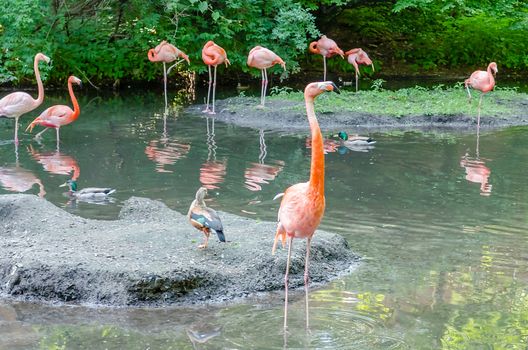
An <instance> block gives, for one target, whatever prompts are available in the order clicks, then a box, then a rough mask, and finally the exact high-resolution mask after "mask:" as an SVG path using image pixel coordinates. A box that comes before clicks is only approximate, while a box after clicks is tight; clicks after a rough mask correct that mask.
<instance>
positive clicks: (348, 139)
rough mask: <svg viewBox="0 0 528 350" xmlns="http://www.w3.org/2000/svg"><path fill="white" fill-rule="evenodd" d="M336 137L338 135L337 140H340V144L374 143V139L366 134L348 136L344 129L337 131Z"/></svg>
mask: <svg viewBox="0 0 528 350" xmlns="http://www.w3.org/2000/svg"><path fill="white" fill-rule="evenodd" d="M337 137H339V141H340V142H341V145H342V146H368V145H373V144H375V143H376V141H374V139H372V138H370V137H368V136H359V135H352V136H348V134H347V133H346V132H344V131H340V132H338V133H337Z"/></svg>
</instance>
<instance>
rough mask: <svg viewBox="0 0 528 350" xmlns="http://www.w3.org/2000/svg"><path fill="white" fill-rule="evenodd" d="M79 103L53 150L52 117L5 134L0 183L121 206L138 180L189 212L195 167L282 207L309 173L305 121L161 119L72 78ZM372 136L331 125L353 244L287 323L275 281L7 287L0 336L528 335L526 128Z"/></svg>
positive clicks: (265, 344)
mask: <svg viewBox="0 0 528 350" xmlns="http://www.w3.org/2000/svg"><path fill="white" fill-rule="evenodd" d="M57 101H58V100H57V99H48V100H47V102H46V103H48V104H53V103H57ZM80 103H81V108H82V114H81V117H80V118H79V120H78V121H76V122H75V123H74V124H73V125H70V126H66V127H64V128H63V130H62V131H61V144H60V150H56V148H55V135H54V132H51V131H50V132H48V134H44V138H43V141H42V143H41V144H39V143H37V142H35V141H32V140H30V139H29V137H28V136H27V135H22V142H21V144H20V147H19V149H18V155H16V154H15V152H14V146H13V144H12V143H10V142H8V141H5V142H2V144H1V145H0V186H1V188H0V193H13V192H25V193H33V194H39V193H40V194H41V195H43V196H44V197H45V198H46V199H47V200H49V201H51V202H53V203H54V204H56V205H57V206H59V207H62V208H64V209H66V210H68V211H69V212H71V213H74V214H77V215H80V216H84V217H92V218H100V219H114V218H115V217H116V216H117V214H118V212H119V209H120V207H121V205H122V203H123V201H124V200H126V199H127V198H129V197H130V196H144V197H149V198H153V199H159V200H161V201H163V202H164V203H166V204H167V205H168V206H169V207H171V208H173V209H175V210H178V211H180V212H186V210H187V208H188V205H189V203H190V201H191V199H192V198H193V196H194V193H195V191H196V189H197V188H198V187H199V186H200V185H202V184H203V185H205V186H207V187H209V188H210V189H212V191H210V193H211V194H212V197H213V200H212V201H211V203H210V205H211V206H213V207H215V208H217V209H221V210H223V211H228V212H231V213H235V214H239V215H243V216H249V217H253V218H255V219H261V220H275V218H276V212H277V208H278V203H276V202H273V201H272V198H273V196H274V195H275V194H276V193H278V192H282V191H283V190H284V189H285V188H286V187H287V186H288V185H290V184H292V183H296V182H300V181H305V180H306V179H307V177H308V171H309V164H310V158H309V154H310V150H309V149H307V148H306V134H302V135H300V134H299V135H281V134H276V133H273V132H268V131H266V130H262V131H259V130H252V129H244V128H238V127H234V126H229V125H225V124H221V123H215V124H214V125H213V121H212V120H206V119H202V118H198V117H192V116H188V115H185V114H183V113H172V114H171V115H169V116H168V117H167V118H166V119H165V120H164V118H163V110H162V105H163V99H162V98H161V97H160V96H158V95H155V94H146V95H135V94H130V95H126V96H121V97H120V96H117V97H112V96H105V97H98V98H87V97H82V93H81V101H80ZM29 119H30V118H29V117H28V116H26V117H23V118H22V119H21V120H22V124H23V126H25V125H27V123H29ZM12 125H13V123H12V121H5V120H1V121H0V140H9V139H11V137H12V132H13V128H12ZM348 131H350V132H353V130H348ZM370 136H372V137H374V138H375V139H376V140H377V144H376V145H375V148H373V149H369V150H365V149H356V150H347V149H343V148H338V147H337V145H336V144H335V143H333V142H331V141H329V142H328V143H327V151H328V154H327V156H326V160H327V164H326V174H327V182H326V188H327V192H326V195H327V211H326V215H325V218H324V220H323V223H322V227H323V228H324V229H327V230H331V231H336V232H339V233H340V234H342V235H343V236H344V237H346V238H347V239H348V241H349V242H350V246H351V248H352V249H353V250H354V251H356V252H357V253H358V254H360V255H362V256H363V257H364V259H363V262H362V264H361V266H360V267H359V268H358V270H356V271H355V272H354V273H352V274H351V275H349V276H346V277H344V278H341V279H339V280H337V281H335V282H333V283H331V284H329V285H328V286H326V287H324V288H317V289H313V290H311V291H310V294H309V299H308V300H309V308H308V315H307V314H306V310H305V299H304V298H305V295H304V292H303V291H302V290H301V291H298V292H296V296H295V297H294V298H293V300H292V302H291V304H290V318H289V332H288V334H286V336H284V334H283V332H282V315H283V309H282V306H283V303H282V299H281V297H282V292H277V293H275V294H271V295H262V296H259V297H255V298H252V299H247V300H242V301H238V302H237V303H235V304H227V305H214V306H203V307H195V308H180V307H177V308H176V307H167V308H163V309H134V308H119V309H112V308H100V307H99V308H93V307H84V306H83V307H81V306H53V305H52V306H50V305H39V304H31V303H18V302H12V301H7V302H6V301H3V302H0V349H4V348H5V349H33V348H42V349H76V348H84V349H103V348H104V349H192V348H195V349H220V348H228V349H249V348H254V349H260V348H283V347H291V348H327V349H336V348H342V349H438V348H444V349H487V348H490V349H491V348H523V347H526V343H527V341H528V331H527V330H528V316H527V315H528V294H527V292H528V243H527V242H528V239H527V238H528V234H527V232H528V230H527V228H528V224H527V218H528V201H527V199H528V198H527V197H528V184H527V182H526V175H527V170H528V165H527V164H528V128H512V129H507V130H501V131H494V132H482V133H481V134H480V138H479V145H478V148H479V149H478V154H477V150H476V147H477V137H476V136H477V135H476V133H475V134H454V133H444V132H438V133H421V132H400V131H397V132H396V131H395V132H391V133H372V134H371V135H370ZM71 176H74V177H77V178H78V184H79V187H80V188H82V187H88V186H109V187H115V188H116V189H117V192H116V193H115V195H114V201H113V202H109V203H103V204H93V203H84V202H78V203H75V202H72V201H70V200H69V199H68V198H67V197H65V196H64V195H63V193H62V192H63V188H59V187H58V186H59V185H60V184H62V183H63V182H65V181H66V180H67V179H69V178H70V177H71ZM43 215H45V214H43ZM190 230H191V228H190ZM228 232H229V231H228V230H227V234H228ZM272 236H273V233H272V232H270V240H271V239H272ZM307 317H308V319H309V329H308V330H307V329H306V321H307Z"/></svg>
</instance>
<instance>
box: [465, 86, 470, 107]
mask: <svg viewBox="0 0 528 350" xmlns="http://www.w3.org/2000/svg"><path fill="white" fill-rule="evenodd" d="M465 85H466V91H467V93H468V97H469V103H471V92H470V91H469V84H468V83H466V84H465Z"/></svg>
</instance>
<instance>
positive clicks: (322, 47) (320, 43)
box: [308, 35, 345, 80]
mask: <svg viewBox="0 0 528 350" xmlns="http://www.w3.org/2000/svg"><path fill="white" fill-rule="evenodd" d="M308 48H309V50H310V52H311V53H315V54H319V55H322V56H323V70H324V73H323V74H324V75H323V80H326V58H327V57H328V58H330V57H332V56H334V55H339V56H341V58H345V53H344V52H343V50H341V49H340V48H339V46H337V44H336V42H335V41H333V40H332V39H330V38H327V37H326V35H323V36H322V37H321V38H320V39H319V40H317V41H312V42H311V43H310V45H309V47H308Z"/></svg>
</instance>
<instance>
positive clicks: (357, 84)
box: [356, 72, 358, 92]
mask: <svg viewBox="0 0 528 350" xmlns="http://www.w3.org/2000/svg"><path fill="white" fill-rule="evenodd" d="M356 92H358V74H357V72H356Z"/></svg>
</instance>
